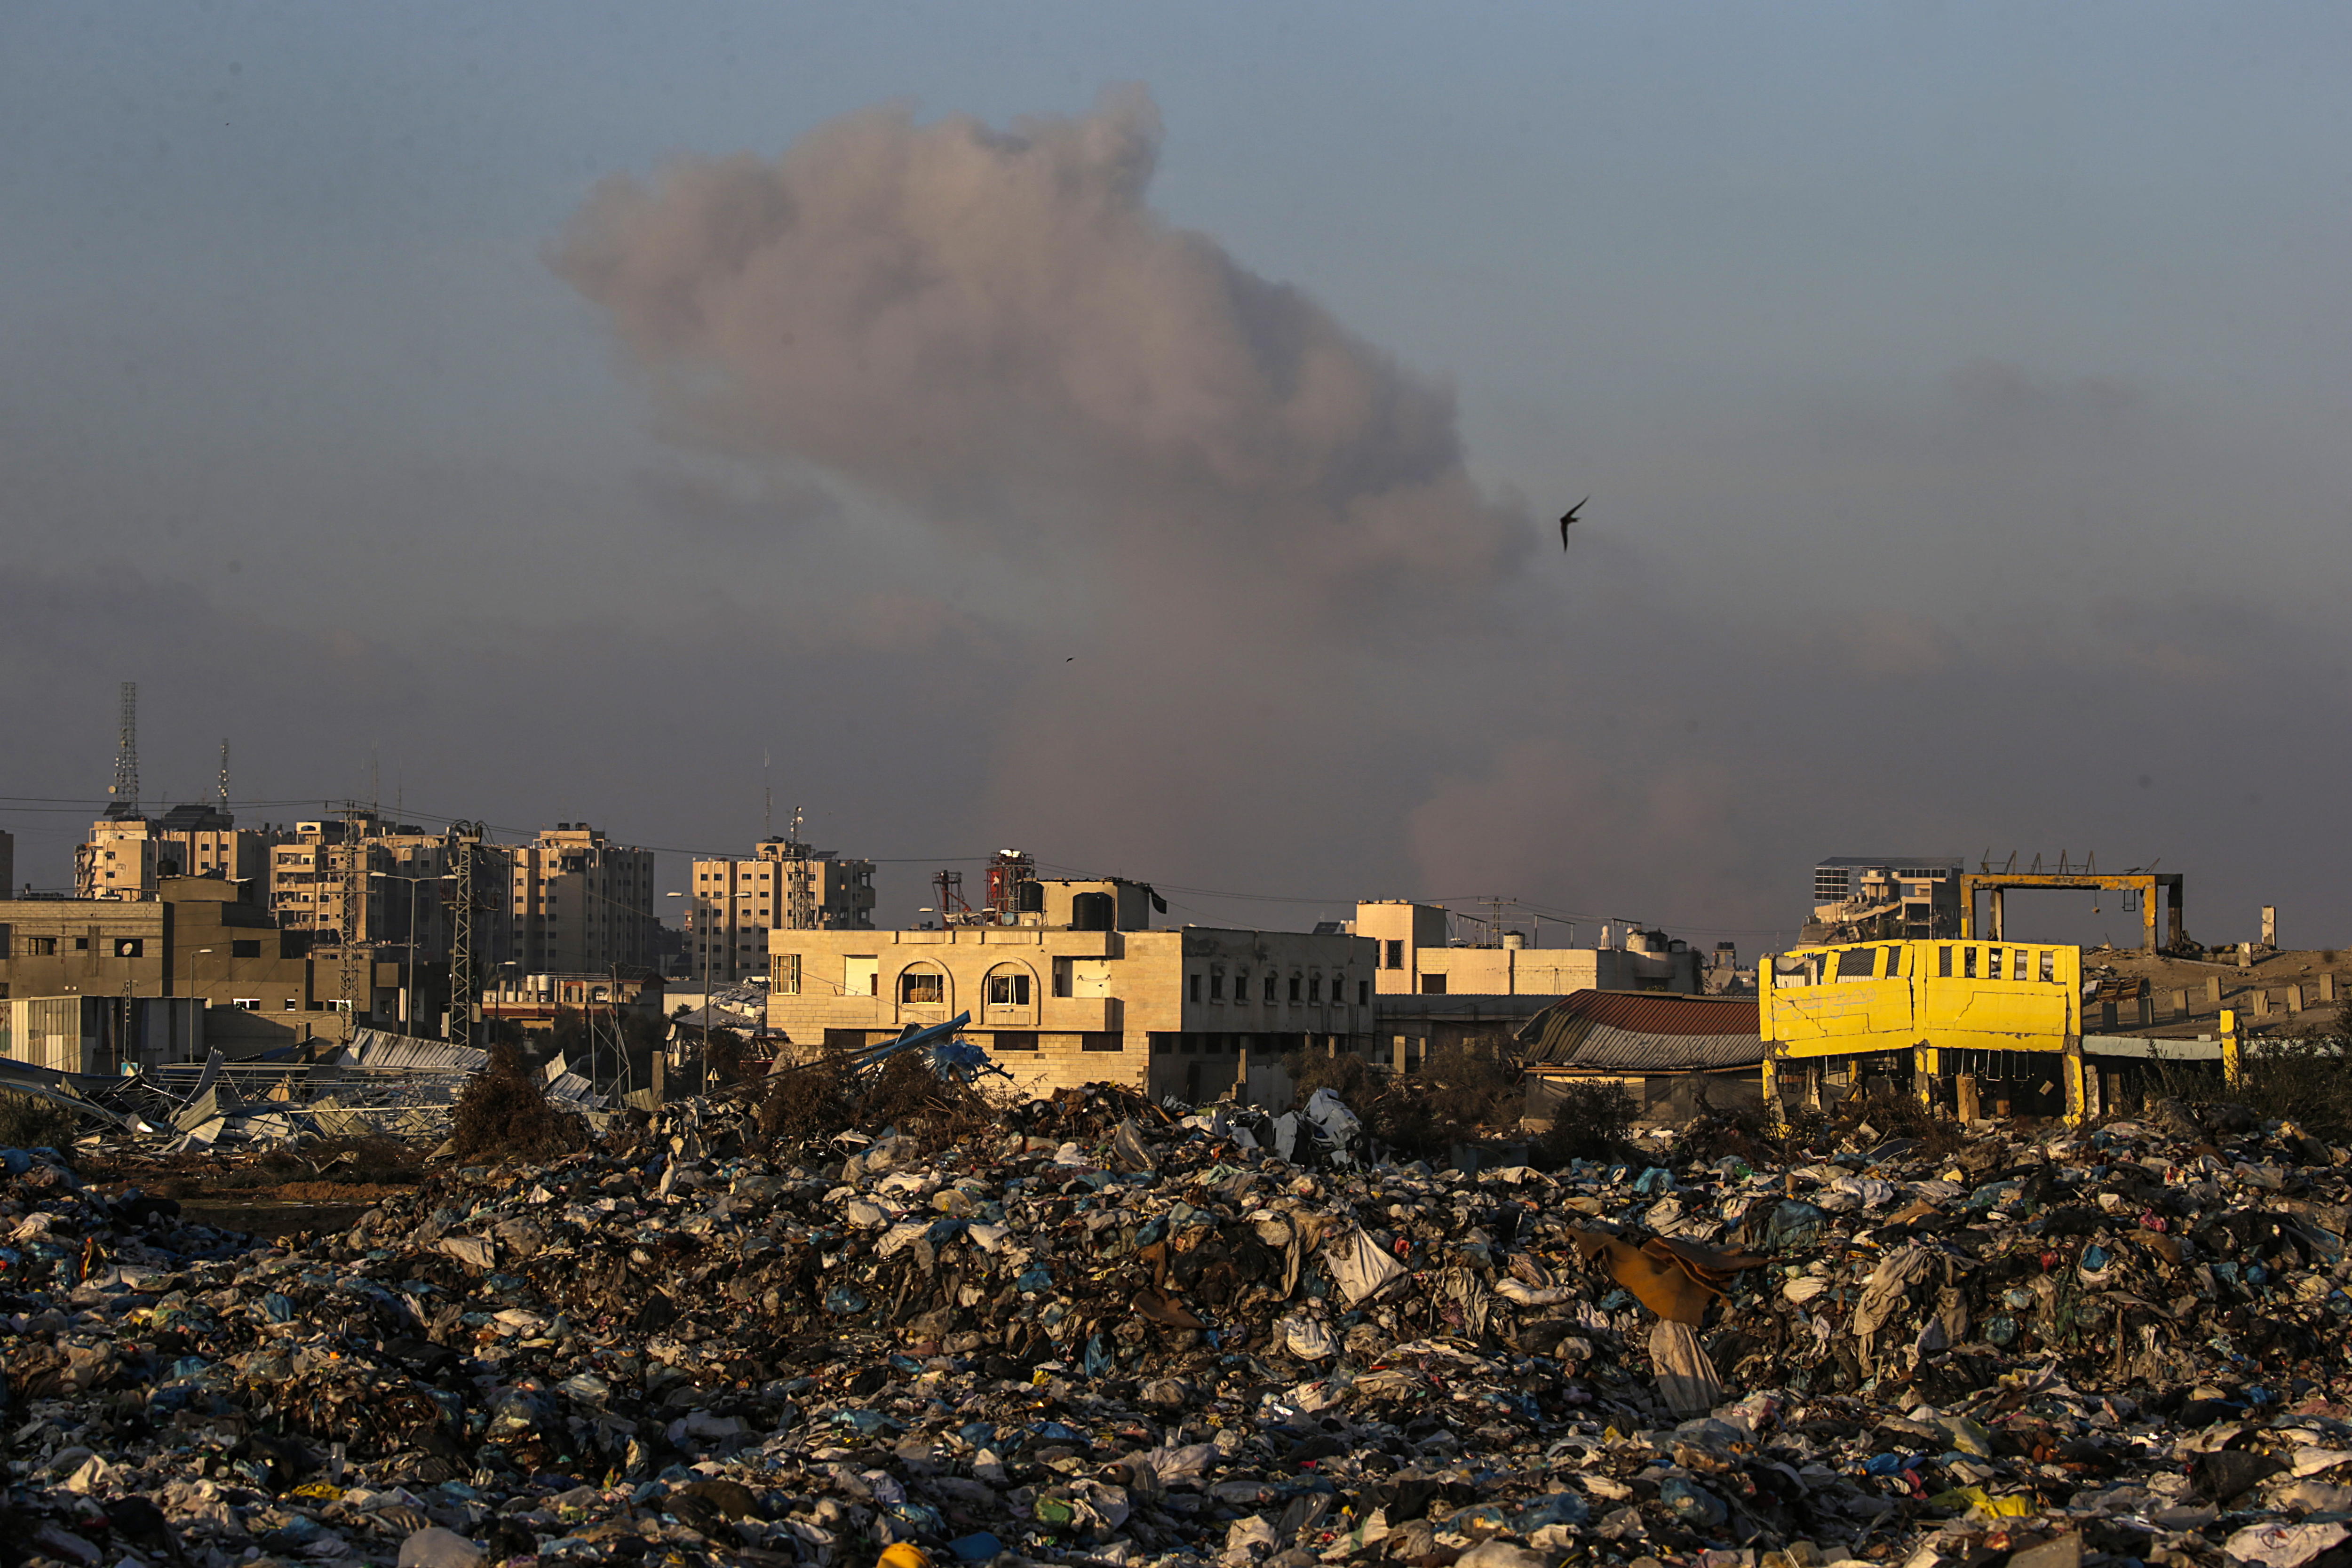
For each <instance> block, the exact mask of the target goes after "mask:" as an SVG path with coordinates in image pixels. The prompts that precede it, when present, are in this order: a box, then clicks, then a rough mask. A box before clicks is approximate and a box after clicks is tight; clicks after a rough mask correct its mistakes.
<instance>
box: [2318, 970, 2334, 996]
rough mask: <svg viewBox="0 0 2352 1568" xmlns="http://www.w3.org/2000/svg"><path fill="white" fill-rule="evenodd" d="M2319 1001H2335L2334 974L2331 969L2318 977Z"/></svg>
mask: <svg viewBox="0 0 2352 1568" xmlns="http://www.w3.org/2000/svg"><path fill="white" fill-rule="evenodd" d="M2319 999H2320V1000H2321V1001H2322V1002H2333V1001H2335V1000H2336V972H2335V971H2334V970H2332V969H2331V970H2327V971H2326V972H2324V973H2321V975H2320V976H2319Z"/></svg>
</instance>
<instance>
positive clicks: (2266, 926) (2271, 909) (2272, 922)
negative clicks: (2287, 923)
mask: <svg viewBox="0 0 2352 1568" xmlns="http://www.w3.org/2000/svg"><path fill="white" fill-rule="evenodd" d="M2277 945H2278V906H2277V905H2276V904H2264V905H2263V946H2264V947H2276V946H2277Z"/></svg>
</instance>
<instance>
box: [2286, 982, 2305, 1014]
mask: <svg viewBox="0 0 2352 1568" xmlns="http://www.w3.org/2000/svg"><path fill="white" fill-rule="evenodd" d="M2286 1010H2287V1011H2288V1012H2290V1013H2300V1012H2302V1011H2303V987H2302V986H2301V985H2290V986H2288V987H2287V988H2286Z"/></svg>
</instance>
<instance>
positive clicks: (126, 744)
mask: <svg viewBox="0 0 2352 1568" xmlns="http://www.w3.org/2000/svg"><path fill="white" fill-rule="evenodd" d="M106 793H107V794H109V795H112V796H113V797H114V803H115V805H116V807H117V808H118V809H117V810H116V812H115V814H114V815H116V816H138V815H139V683H138V682H137V681H135V680H126V681H124V682H123V683H122V712H121V722H120V723H119V724H118V725H117V726H116V729H115V736H114V783H113V784H110V785H109V786H108V788H107V791H106Z"/></svg>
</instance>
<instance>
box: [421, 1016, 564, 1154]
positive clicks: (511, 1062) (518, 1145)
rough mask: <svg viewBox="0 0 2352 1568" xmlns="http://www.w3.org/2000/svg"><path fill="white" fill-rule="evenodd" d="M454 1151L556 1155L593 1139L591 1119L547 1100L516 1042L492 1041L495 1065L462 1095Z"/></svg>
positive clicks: (472, 1083) (451, 1146)
mask: <svg viewBox="0 0 2352 1568" xmlns="http://www.w3.org/2000/svg"><path fill="white" fill-rule="evenodd" d="M455 1120H456V1126H455V1129H454V1130H453V1131H452V1132H451V1133H450V1139H449V1142H450V1152H451V1153H452V1154H455V1155H456V1156H457V1158H458V1159H461V1160H482V1159H504V1158H509V1157H520V1158H522V1159H538V1160H545V1159H551V1158H553V1157H555V1156H556V1155H559V1154H562V1153H566V1152H570V1151H572V1150H573V1149H577V1148H579V1147H580V1146H581V1145H582V1144H583V1143H585V1142H587V1141H588V1136H589V1134H588V1124H587V1123H586V1122H585V1121H583V1120H582V1119H581V1118H579V1117H577V1116H573V1115H571V1114H569V1113H568V1112H565V1111H562V1110H556V1109H555V1107H553V1106H551V1105H550V1104H549V1103H548V1102H547V1091H546V1090H545V1089H542V1088H541V1086H540V1081H539V1077H538V1075H537V1074H535V1073H533V1072H532V1071H531V1070H530V1068H528V1067H526V1066H525V1065H524V1063H523V1058H522V1055H521V1053H520V1052H519V1051H517V1050H516V1049H515V1048H514V1047H512V1046H510V1045H505V1044H499V1045H495V1046H493V1047H490V1065H489V1066H488V1068H486V1069H484V1070H483V1072H482V1073H481V1074H480V1075H479V1076H478V1077H477V1078H476V1079H474V1080H473V1081H472V1082H471V1083H469V1084H467V1086H466V1092H465V1093H464V1094H463V1095H462V1096H460V1097H459V1099H458V1100H457V1116H456V1119H455Z"/></svg>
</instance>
